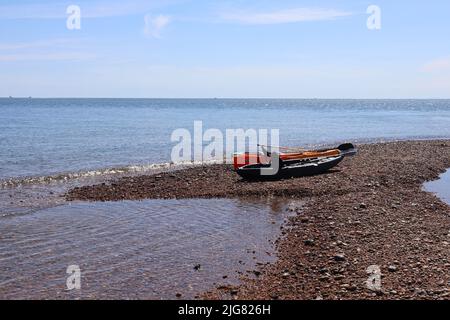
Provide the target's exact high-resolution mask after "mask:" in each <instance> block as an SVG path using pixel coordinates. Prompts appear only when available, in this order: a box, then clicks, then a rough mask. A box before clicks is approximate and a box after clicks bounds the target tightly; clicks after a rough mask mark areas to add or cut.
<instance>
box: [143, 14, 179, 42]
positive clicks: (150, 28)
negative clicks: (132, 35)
mask: <svg viewBox="0 0 450 320" xmlns="http://www.w3.org/2000/svg"><path fill="white" fill-rule="evenodd" d="M171 20H172V18H171V17H170V16H167V15H162V14H160V15H158V16H155V17H154V16H151V15H146V16H145V17H144V22H145V27H144V33H145V34H146V35H147V36H149V37H153V38H161V32H162V30H163V29H164V28H165V27H167V25H168V24H169V23H170V22H171Z"/></svg>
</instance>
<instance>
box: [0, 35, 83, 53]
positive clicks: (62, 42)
mask: <svg viewBox="0 0 450 320" xmlns="http://www.w3.org/2000/svg"><path fill="white" fill-rule="evenodd" d="M79 40H80V39H69V38H57V39H48V40H38V41H28V42H14V43H0V51H10V50H21V49H37V48H46V47H53V48H54V47H56V46H58V47H61V46H64V47H66V46H68V45H77V44H79V42H80V41H79Z"/></svg>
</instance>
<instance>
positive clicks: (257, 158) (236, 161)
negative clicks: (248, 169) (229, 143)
mask: <svg viewBox="0 0 450 320" xmlns="http://www.w3.org/2000/svg"><path fill="white" fill-rule="evenodd" d="M355 153H356V148H355V146H354V145H353V144H351V143H345V144H341V145H340V146H338V147H337V148H334V149H320V150H310V151H303V152H291V153H280V154H279V158H280V160H281V161H283V162H290V163H292V162H298V161H302V160H306V159H316V158H325V157H337V156H340V155H344V156H349V155H353V154H355ZM269 163H270V153H269V152H267V154H264V153H257V154H256V153H236V154H234V155H233V165H234V169H235V170H237V169H238V168H241V167H244V166H246V165H251V164H269Z"/></svg>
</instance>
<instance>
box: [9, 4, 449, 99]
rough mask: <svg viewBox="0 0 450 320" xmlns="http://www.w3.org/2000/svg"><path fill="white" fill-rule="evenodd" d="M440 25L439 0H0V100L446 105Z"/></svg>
mask: <svg viewBox="0 0 450 320" xmlns="http://www.w3.org/2000/svg"><path fill="white" fill-rule="evenodd" d="M69 5H78V6H79V7H80V9H81V29H80V30H69V29H68V28H67V27H66V20H67V18H68V14H67V13H66V9H67V7H68V6H69ZM370 5H377V6H378V7H379V8H380V9H381V29H380V30H369V29H368V28H367V25H366V21H367V19H368V18H369V14H367V12H366V10H367V8H368V7H369V6H370ZM449 18H450V1H447V0H441V1H439V0H435V1H433V0H431V1H405V0H397V1H392V0H390V1H385V0H382V1H378V0H370V1H363V0H348V1H338V0H336V1H323V0H318V1H317V0H316V1H293V0H292V1H289V0H288V1H275V0H273V1H267V0H259V1H243V0H242V1H238V0H228V1H203V0H190V1H189V0H145V1H144V0H129V1H112V0H111V1H106V0H89V1H86V0H72V1H64V0H63V1H48V0H47V1H30V0H26V1H17V0H16V1H4V0H3V1H0V96H33V97H176V98H181V97H199V98H202V97H205V98H207V97H242V98H247V97H255V98H257V97H261V98H270V97H273V98H450V41H449V37H450V19H449Z"/></svg>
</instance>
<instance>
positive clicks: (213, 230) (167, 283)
mask: <svg viewBox="0 0 450 320" xmlns="http://www.w3.org/2000/svg"><path fill="white" fill-rule="evenodd" d="M286 217H287V215H286V211H285V210H284V207H283V205H282V204H281V203H280V202H279V201H277V200H272V201H264V202H262V201H261V200H254V201H252V200H248V199H247V200H246V201H245V202H242V201H240V200H238V199H234V200H227V199H211V200H147V201H123V202H106V203H84V202H77V203H71V204H65V205H62V206H58V207H54V208H49V209H44V210H40V211H37V212H35V213H33V214H26V215H19V216H17V215H16V216H10V217H4V218H2V219H1V221H0V270H2V271H1V273H0V299H1V298H3V299H16V298H20V299H22V298H25V299H27V298H35V299H36V298H59V299H73V298H108V299H112V298H121V299H123V298H126V299H128V298H131V299H135V298H137V299H161V298H168V299H171V298H175V294H176V293H181V294H182V295H183V296H182V297H184V298H193V297H194V296H195V295H196V294H198V293H201V292H202V291H204V290H208V289H211V288H213V287H214V284H215V283H216V284H230V283H231V284H233V283H237V280H238V277H239V273H238V272H242V273H243V274H246V271H248V270H253V269H255V267H256V262H259V263H265V262H272V261H274V259H275V254H274V246H273V243H272V242H273V241H274V240H275V239H276V238H277V236H278V235H279V231H280V225H281V224H282V223H283V220H284V219H285V218H286ZM198 264H200V265H201V268H200V270H198V271H196V270H194V266H196V265H198ZM69 265H79V266H80V268H81V272H82V277H81V290H74V291H67V290H66V278H67V276H68V275H67V274H66V269H67V267H68V266H69ZM223 276H227V278H226V279H223Z"/></svg>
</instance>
